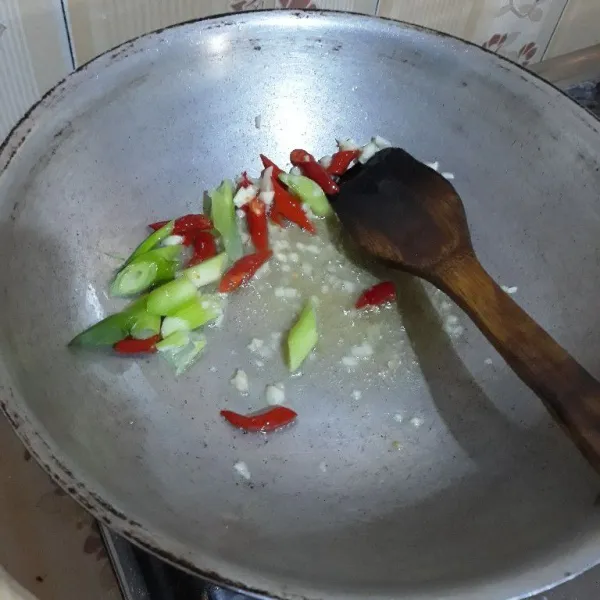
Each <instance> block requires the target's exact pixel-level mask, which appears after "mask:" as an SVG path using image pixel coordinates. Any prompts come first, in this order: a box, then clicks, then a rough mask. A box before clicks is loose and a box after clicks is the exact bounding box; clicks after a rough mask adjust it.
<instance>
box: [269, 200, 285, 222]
mask: <svg viewBox="0 0 600 600" xmlns="http://www.w3.org/2000/svg"><path fill="white" fill-rule="evenodd" d="M269 219H270V220H271V223H275V225H279V227H285V220H284V218H283V217H282V216H281V215H280V214H279V212H278V211H277V207H276V206H275V201H273V204H271V208H270V209H269Z"/></svg>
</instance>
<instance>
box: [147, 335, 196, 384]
mask: <svg viewBox="0 0 600 600" xmlns="http://www.w3.org/2000/svg"><path fill="white" fill-rule="evenodd" d="M179 334H183V337H185V336H187V342H186V343H185V344H182V345H181V346H173V347H171V348H166V347H163V348H159V346H160V345H161V344H163V342H164V341H167V340H163V342H159V343H158V344H157V345H156V347H157V348H158V350H159V352H160V353H161V355H162V356H164V357H165V359H166V360H167V362H168V363H169V364H170V365H171V366H172V367H173V368H174V369H175V375H181V373H183V372H184V371H185V370H187V369H189V367H191V366H192V365H193V364H194V363H195V362H196V361H197V360H198V358H200V356H201V354H202V351H203V350H204V348H205V346H206V338H205V337H204V336H203V335H198V334H194V333H192V334H186V333H184V332H178V333H174V334H173V335H171V336H169V338H168V339H171V338H173V337H174V336H178V335H179ZM183 337H181V339H180V340H179V341H181V340H183Z"/></svg>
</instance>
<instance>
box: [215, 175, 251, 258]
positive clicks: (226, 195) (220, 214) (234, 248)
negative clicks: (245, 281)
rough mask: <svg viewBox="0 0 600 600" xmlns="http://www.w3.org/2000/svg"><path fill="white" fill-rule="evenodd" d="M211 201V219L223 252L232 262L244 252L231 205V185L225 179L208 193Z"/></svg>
mask: <svg viewBox="0 0 600 600" xmlns="http://www.w3.org/2000/svg"><path fill="white" fill-rule="evenodd" d="M208 195H209V196H210V200H211V217H212V221H213V224H214V226H215V229H216V230H217V231H218V232H219V234H220V236H221V238H222V239H223V245H224V247H225V252H227V255H228V256H229V258H230V259H231V260H232V261H236V260H238V258H241V257H242V255H243V253H244V250H243V248H242V238H241V236H240V232H239V230H238V225H237V221H236V216H235V204H234V203H233V185H232V183H231V181H229V179H225V180H224V181H223V182H222V183H221V185H220V186H219V187H218V188H215V189H214V190H212V191H210V192H209V193H208Z"/></svg>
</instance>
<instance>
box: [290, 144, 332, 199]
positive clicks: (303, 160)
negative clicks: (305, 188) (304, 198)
mask: <svg viewBox="0 0 600 600" xmlns="http://www.w3.org/2000/svg"><path fill="white" fill-rule="evenodd" d="M290 161H291V163H292V164H293V165H294V166H295V167H299V168H300V170H301V171H302V174H303V175H305V176H306V177H308V178H309V179H312V180H313V181H314V182H315V183H316V184H317V185H318V186H319V187H320V188H321V189H322V190H323V191H324V192H325V193H326V194H327V195H334V194H337V193H338V192H339V191H340V188H339V186H338V184H337V183H336V182H335V181H334V180H333V179H332V178H331V175H330V174H329V173H328V172H327V171H326V170H325V168H324V167H323V165H321V164H319V163H318V162H317V161H316V160H315V157H314V156H313V155H312V154H309V153H308V152H307V151H306V150H292V152H291V154H290Z"/></svg>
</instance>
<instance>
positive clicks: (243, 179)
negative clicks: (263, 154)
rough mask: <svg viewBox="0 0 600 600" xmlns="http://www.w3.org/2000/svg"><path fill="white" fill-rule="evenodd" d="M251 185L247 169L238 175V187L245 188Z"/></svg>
mask: <svg viewBox="0 0 600 600" xmlns="http://www.w3.org/2000/svg"><path fill="white" fill-rule="evenodd" d="M251 185H252V182H251V181H250V178H249V177H248V171H244V172H243V173H242V176H241V177H240V187H243V188H247V187H250V186H251Z"/></svg>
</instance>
